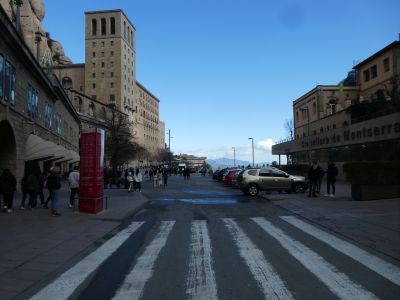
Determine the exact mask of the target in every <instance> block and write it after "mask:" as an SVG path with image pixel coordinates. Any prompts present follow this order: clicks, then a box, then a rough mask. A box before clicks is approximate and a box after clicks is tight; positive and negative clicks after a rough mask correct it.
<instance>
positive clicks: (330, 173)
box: [325, 161, 339, 198]
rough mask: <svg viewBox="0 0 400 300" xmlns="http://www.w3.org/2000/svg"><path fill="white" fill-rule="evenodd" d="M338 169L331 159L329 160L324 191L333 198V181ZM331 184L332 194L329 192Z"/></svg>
mask: <svg viewBox="0 0 400 300" xmlns="http://www.w3.org/2000/svg"><path fill="white" fill-rule="evenodd" d="M338 174H339V171H338V168H337V167H336V166H335V163H334V162H333V161H330V162H329V164H328V170H327V171H326V191H327V194H325V196H329V197H332V198H334V197H335V191H336V189H335V182H336V176H338ZM331 186H332V194H331V193H330V187H331Z"/></svg>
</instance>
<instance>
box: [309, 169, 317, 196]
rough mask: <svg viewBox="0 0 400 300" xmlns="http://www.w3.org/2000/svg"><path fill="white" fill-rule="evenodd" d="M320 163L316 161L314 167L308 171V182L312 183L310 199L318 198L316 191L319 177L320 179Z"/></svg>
mask: <svg viewBox="0 0 400 300" xmlns="http://www.w3.org/2000/svg"><path fill="white" fill-rule="evenodd" d="M318 172H319V169H318V162H317V161H314V162H313V164H312V166H310V168H309V170H308V180H309V182H310V186H309V191H308V197H317V195H316V194H315V193H316V189H317V177H318Z"/></svg>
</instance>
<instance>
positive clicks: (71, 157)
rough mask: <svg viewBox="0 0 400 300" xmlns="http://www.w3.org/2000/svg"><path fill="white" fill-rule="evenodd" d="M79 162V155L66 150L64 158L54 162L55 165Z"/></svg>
mask: <svg viewBox="0 0 400 300" xmlns="http://www.w3.org/2000/svg"><path fill="white" fill-rule="evenodd" d="M77 161H79V155H78V154H77V153H76V152H75V151H72V150H67V152H66V153H65V156H64V157H63V158H60V159H58V160H56V161H55V162H56V163H62V162H69V163H74V162H77Z"/></svg>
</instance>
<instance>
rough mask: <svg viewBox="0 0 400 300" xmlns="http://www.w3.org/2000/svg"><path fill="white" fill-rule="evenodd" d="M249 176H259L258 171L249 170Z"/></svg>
mask: <svg viewBox="0 0 400 300" xmlns="http://www.w3.org/2000/svg"><path fill="white" fill-rule="evenodd" d="M247 174H249V175H251V176H257V170H249V172H247Z"/></svg>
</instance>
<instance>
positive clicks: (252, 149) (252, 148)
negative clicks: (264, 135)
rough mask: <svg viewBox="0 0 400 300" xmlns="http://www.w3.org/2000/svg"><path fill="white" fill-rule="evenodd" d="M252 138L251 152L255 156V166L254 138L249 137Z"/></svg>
mask: <svg viewBox="0 0 400 300" xmlns="http://www.w3.org/2000/svg"><path fill="white" fill-rule="evenodd" d="M249 140H251V152H252V156H253V167H254V138H249Z"/></svg>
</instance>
